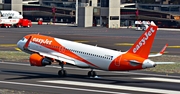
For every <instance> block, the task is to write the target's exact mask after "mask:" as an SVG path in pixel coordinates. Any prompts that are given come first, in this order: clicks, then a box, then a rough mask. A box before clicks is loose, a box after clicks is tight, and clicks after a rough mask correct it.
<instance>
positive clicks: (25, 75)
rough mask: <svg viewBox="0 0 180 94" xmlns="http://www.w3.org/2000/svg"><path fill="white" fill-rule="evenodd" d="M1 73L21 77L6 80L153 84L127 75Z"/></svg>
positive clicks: (8, 71) (6, 71) (5, 71)
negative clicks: (64, 75)
mask: <svg viewBox="0 0 180 94" xmlns="http://www.w3.org/2000/svg"><path fill="white" fill-rule="evenodd" d="M1 72H4V73H10V75H18V76H19V77H17V76H16V77H12V78H6V79H5V80H21V79H44V78H50V79H53V80H74V79H75V80H78V81H82V80H85V81H88V82H107V83H108V84H123V83H139V84H140V83H153V82H152V81H142V80H134V79H130V78H129V77H128V76H127V75H98V77H95V78H90V77H88V76H87V75H80V74H68V75H67V77H60V76H58V75H56V74H48V73H37V72H36V73H35V72H22V71H14V70H13V71H10V70H1ZM107 77H108V78H107ZM109 77H110V78H109ZM111 77H119V78H118V79H111ZM125 77H128V79H129V80H127V79H126V78H125ZM130 77H131V76H130ZM122 78H123V79H122ZM154 83H157V82H154Z"/></svg>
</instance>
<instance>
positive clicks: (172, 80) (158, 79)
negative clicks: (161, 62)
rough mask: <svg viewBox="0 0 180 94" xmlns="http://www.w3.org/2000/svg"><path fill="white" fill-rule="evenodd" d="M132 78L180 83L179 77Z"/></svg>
mask: <svg viewBox="0 0 180 94" xmlns="http://www.w3.org/2000/svg"><path fill="white" fill-rule="evenodd" d="M133 79H139V80H149V81H159V82H173V83H180V79H168V78H157V77H145V78H133Z"/></svg>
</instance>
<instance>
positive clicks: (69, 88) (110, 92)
mask: <svg viewBox="0 0 180 94" xmlns="http://www.w3.org/2000/svg"><path fill="white" fill-rule="evenodd" d="M0 83H3V84H13V85H24V86H36V87H44V88H55V89H67V90H76V91H87V92H96V93H109V94H128V93H121V92H112V91H104V90H103V91H102V90H92V89H83V88H72V87H62V86H51V85H41V84H30V83H19V82H7V81H0Z"/></svg>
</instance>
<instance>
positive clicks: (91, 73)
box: [88, 71, 97, 77]
mask: <svg viewBox="0 0 180 94" xmlns="http://www.w3.org/2000/svg"><path fill="white" fill-rule="evenodd" d="M95 76H97V74H96V72H95V71H89V72H88V77H95Z"/></svg>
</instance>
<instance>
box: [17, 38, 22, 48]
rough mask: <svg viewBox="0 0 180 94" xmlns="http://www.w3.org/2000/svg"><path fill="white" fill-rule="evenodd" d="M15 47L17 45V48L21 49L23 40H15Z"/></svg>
mask: <svg viewBox="0 0 180 94" xmlns="http://www.w3.org/2000/svg"><path fill="white" fill-rule="evenodd" d="M17 47H18V48H19V49H21V50H23V42H22V40H19V41H18V42H17Z"/></svg>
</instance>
